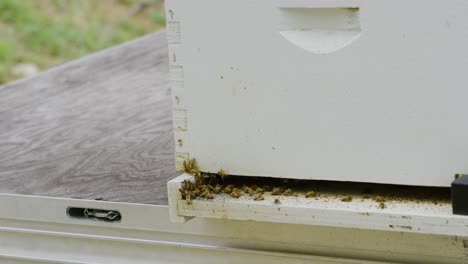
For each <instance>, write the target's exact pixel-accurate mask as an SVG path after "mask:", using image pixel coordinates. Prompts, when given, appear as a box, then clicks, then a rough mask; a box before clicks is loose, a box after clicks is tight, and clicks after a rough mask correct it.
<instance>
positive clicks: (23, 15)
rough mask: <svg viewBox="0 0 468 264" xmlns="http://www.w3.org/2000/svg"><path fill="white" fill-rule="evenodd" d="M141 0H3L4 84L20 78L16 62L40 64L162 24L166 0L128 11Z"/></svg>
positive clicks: (0, 50)
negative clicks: (132, 12)
mask: <svg viewBox="0 0 468 264" xmlns="http://www.w3.org/2000/svg"><path fill="white" fill-rule="evenodd" d="M141 2H145V1H138V0H0V84H4V83H6V82H9V81H12V80H15V79H18V78H21V76H14V75H13V74H12V72H11V69H12V67H14V66H15V65H17V64H19V63H33V64H36V65H37V66H39V68H40V69H45V68H47V67H50V66H52V65H56V64H59V63H63V62H65V61H68V60H72V59H75V58H78V57H81V56H83V55H85V54H88V53H91V52H94V51H97V50H101V49H104V48H107V47H110V46H113V45H116V44H119V43H122V42H125V41H128V40H131V39H133V38H136V37H139V36H141V35H144V34H147V33H149V32H153V31H157V30H159V29H161V28H162V27H164V20H165V18H164V7H163V3H162V1H149V0H148V1H146V2H147V3H149V5H148V7H147V8H145V9H143V11H141V12H139V13H137V14H135V15H130V10H132V8H133V7H135V5H137V4H138V3H141Z"/></svg>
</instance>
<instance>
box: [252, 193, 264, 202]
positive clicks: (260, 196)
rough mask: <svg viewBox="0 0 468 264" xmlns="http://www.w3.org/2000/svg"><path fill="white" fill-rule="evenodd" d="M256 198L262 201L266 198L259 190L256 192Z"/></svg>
mask: <svg viewBox="0 0 468 264" xmlns="http://www.w3.org/2000/svg"><path fill="white" fill-rule="evenodd" d="M254 200H255V201H261V200H265V198H264V197H263V194H262V193H260V192H259V193H257V194H255V198H254Z"/></svg>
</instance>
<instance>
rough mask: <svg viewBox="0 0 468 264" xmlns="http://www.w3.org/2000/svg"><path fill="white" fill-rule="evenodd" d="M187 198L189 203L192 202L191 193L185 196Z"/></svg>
mask: <svg viewBox="0 0 468 264" xmlns="http://www.w3.org/2000/svg"><path fill="white" fill-rule="evenodd" d="M185 200H186V201H187V204H192V197H191V196H190V194H187V195H186V196H185Z"/></svg>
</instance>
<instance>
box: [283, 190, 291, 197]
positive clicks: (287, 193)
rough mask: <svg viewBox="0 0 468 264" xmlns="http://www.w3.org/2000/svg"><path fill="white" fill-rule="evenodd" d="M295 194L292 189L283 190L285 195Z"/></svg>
mask: <svg viewBox="0 0 468 264" xmlns="http://www.w3.org/2000/svg"><path fill="white" fill-rule="evenodd" d="M292 194H293V191H292V190H291V189H286V191H284V192H283V195H284V196H290V195H292Z"/></svg>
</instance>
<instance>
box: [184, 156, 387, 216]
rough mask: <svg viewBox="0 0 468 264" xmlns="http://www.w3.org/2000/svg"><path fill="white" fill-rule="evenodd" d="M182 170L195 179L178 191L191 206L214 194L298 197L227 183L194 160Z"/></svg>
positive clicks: (279, 189) (284, 191)
mask: <svg viewBox="0 0 468 264" xmlns="http://www.w3.org/2000/svg"><path fill="white" fill-rule="evenodd" d="M183 169H184V171H185V172H186V173H189V174H191V175H193V176H194V179H195V180H194V181H191V180H184V181H183V182H182V185H181V188H180V189H179V192H180V194H181V196H182V199H183V200H185V201H187V203H188V204H192V200H193V199H196V198H198V197H200V198H205V199H213V198H214V195H215V194H221V193H224V194H227V195H230V196H231V197H232V198H239V197H241V196H242V195H248V196H250V197H253V199H254V200H255V201H262V200H265V198H264V196H263V195H264V193H265V192H271V195H283V196H298V195H297V194H295V193H294V192H293V190H292V189H290V188H284V187H271V186H270V185H267V184H263V185H259V184H251V185H246V184H242V185H240V184H239V183H237V184H232V183H230V182H229V177H227V176H228V175H227V174H226V172H225V171H223V170H220V171H219V172H218V173H217V174H214V173H204V172H201V171H200V169H199V167H198V164H197V161H196V160H195V159H191V160H188V161H184V163H183ZM286 181H287V180H286ZM305 197H306V198H313V197H317V193H316V192H314V191H309V192H307V193H305ZM341 201H343V202H351V201H352V197H351V196H350V195H346V196H343V197H342V198H341ZM374 201H376V202H378V203H379V208H381V209H383V208H385V203H384V202H385V199H384V198H383V197H381V196H376V197H374ZM273 203H275V204H280V203H281V202H280V200H279V199H278V198H275V199H274V201H273Z"/></svg>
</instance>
